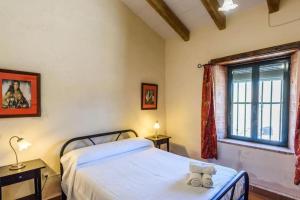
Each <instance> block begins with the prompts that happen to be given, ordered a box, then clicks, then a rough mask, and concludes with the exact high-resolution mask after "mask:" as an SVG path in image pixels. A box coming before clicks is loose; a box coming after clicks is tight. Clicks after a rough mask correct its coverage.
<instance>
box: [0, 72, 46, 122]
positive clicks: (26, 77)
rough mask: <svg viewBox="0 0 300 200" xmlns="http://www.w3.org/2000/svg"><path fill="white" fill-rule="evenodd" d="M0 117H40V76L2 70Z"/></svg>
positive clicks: (0, 80) (0, 73) (0, 78)
mask: <svg viewBox="0 0 300 200" xmlns="http://www.w3.org/2000/svg"><path fill="white" fill-rule="evenodd" d="M0 94H1V99H0V100H1V107H0V117H1V118H6V117H40V116H41V97H40V74H39V73H31V72H22V71H14V70H5V69H0Z"/></svg>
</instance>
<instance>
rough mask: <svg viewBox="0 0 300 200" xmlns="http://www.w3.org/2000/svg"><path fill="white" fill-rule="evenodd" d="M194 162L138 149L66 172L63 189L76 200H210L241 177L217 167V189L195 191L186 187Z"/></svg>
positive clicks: (151, 148) (195, 189)
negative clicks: (68, 188)
mask: <svg viewBox="0 0 300 200" xmlns="http://www.w3.org/2000/svg"><path fill="white" fill-rule="evenodd" d="M190 160H191V159H188V158H185V157H181V156H177V155H175V154H172V153H168V152H165V151H162V150H159V149H156V148H153V147H151V146H150V147H149V146H148V147H143V148H138V149H135V150H132V151H129V152H124V153H120V154H117V155H113V156H109V157H105V158H102V159H100V160H94V161H92V162H87V163H84V164H81V165H79V166H77V167H76V169H75V170H69V171H68V172H66V176H64V177H63V181H62V186H63V189H64V190H65V188H66V185H68V184H69V185H68V187H72V195H71V197H72V198H71V199H76V200H157V199H160V200H209V199H211V198H212V197H213V196H214V195H215V194H216V193H217V192H218V191H219V190H220V189H221V188H222V187H223V186H224V185H225V184H226V183H227V182H228V181H230V180H231V179H232V178H233V177H234V176H235V175H236V174H237V172H236V171H235V170H233V169H230V168H226V167H222V166H218V165H216V166H215V167H216V169H217V174H216V175H215V176H213V181H214V188H211V189H205V188H202V187H196V188H195V187H191V186H188V185H187V184H186V177H187V174H188V172H189V162H190ZM197 162H198V161H197ZM199 162H200V161H199ZM70 176H72V179H70ZM70 180H72V181H70ZM70 184H71V185H70ZM65 192H66V191H65ZM69 197H70V196H69Z"/></svg>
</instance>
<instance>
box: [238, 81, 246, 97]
mask: <svg viewBox="0 0 300 200" xmlns="http://www.w3.org/2000/svg"><path fill="white" fill-rule="evenodd" d="M245 86H246V83H245V82H240V83H239V102H245V92H246V87H245Z"/></svg>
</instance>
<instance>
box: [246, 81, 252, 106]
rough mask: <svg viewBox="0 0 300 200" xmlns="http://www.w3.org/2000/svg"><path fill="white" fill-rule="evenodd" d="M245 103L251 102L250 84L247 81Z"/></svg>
mask: <svg viewBox="0 0 300 200" xmlns="http://www.w3.org/2000/svg"><path fill="white" fill-rule="evenodd" d="M246 101H247V102H251V101H252V82H251V81H247V86H246Z"/></svg>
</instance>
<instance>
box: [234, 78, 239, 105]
mask: <svg viewBox="0 0 300 200" xmlns="http://www.w3.org/2000/svg"><path fill="white" fill-rule="evenodd" d="M237 94H238V83H237V82H236V83H233V102H237V101H238V98H237Z"/></svg>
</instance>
